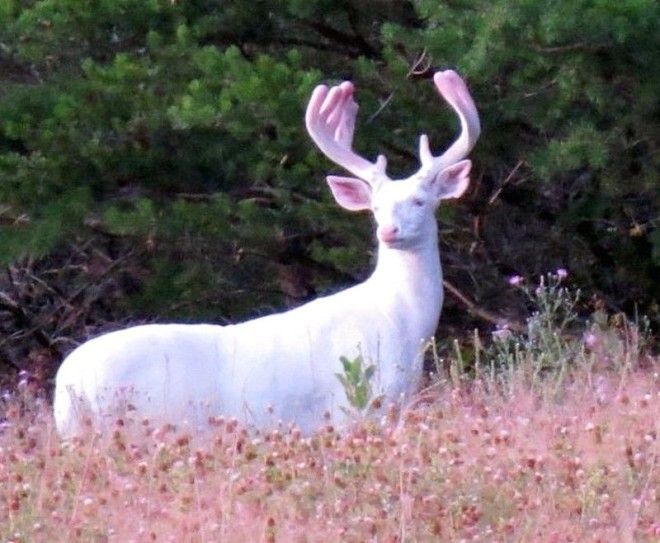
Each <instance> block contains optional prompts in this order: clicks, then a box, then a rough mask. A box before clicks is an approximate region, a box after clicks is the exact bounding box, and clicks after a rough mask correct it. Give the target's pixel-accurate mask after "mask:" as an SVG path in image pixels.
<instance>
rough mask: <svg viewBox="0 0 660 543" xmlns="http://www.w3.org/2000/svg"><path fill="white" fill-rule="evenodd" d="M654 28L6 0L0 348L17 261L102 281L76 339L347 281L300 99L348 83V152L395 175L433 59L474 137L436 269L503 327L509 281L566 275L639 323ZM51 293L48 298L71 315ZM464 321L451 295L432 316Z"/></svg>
mask: <svg viewBox="0 0 660 543" xmlns="http://www.w3.org/2000/svg"><path fill="white" fill-rule="evenodd" d="M659 26H660V15H659V8H658V5H657V3H656V2H653V1H652V0H622V1H618V2H613V1H611V0H600V1H597V0H591V1H588V0H577V1H574V0H572V1H570V2H569V1H568V0H560V1H552V2H550V1H531V0H527V1H518V2H508V1H504V0H496V1H488V2H486V1H477V2H473V1H471V2H464V1H457V2H438V1H435V0H418V1H414V2H391V3H388V2H382V1H376V0H370V1H360V2H357V1H353V0H346V1H342V2H328V1H324V0H315V1H305V2H302V1H300V0H276V1H273V2H253V3H245V2H237V1H222V2H220V1H212V0H208V1H200V2H172V1H169V0H167V1H164V0H163V1H158V0H154V1H151V2H144V1H136V0H112V1H110V0H94V1H90V2H81V1H76V0H66V1H62V0H58V1H57V2H55V1H53V0H50V1H46V0H44V1H18V0H15V1H9V2H4V3H3V4H2V6H0V83H1V84H0V260H1V261H2V264H3V265H4V266H6V267H8V269H9V270H10V272H11V273H10V274H9V276H10V279H6V280H5V279H0V290H2V291H3V292H4V293H5V298H4V299H5V302H4V303H5V306H0V331H2V332H3V334H6V337H5V338H4V339H2V338H0V349H5V351H3V352H4V353H5V354H4V358H5V359H12V360H14V361H16V360H18V359H16V357H15V356H14V355H11V356H10V355H9V354H7V353H9V352H10V351H7V350H6V349H8V348H9V346H10V344H11V341H13V340H10V338H11V337H13V338H17V337H20V340H21V341H22V342H23V343H24V345H25V349H27V350H29V345H30V341H29V338H28V337H26V336H24V335H21V334H18V335H16V334H15V332H16V331H17V330H19V329H20V328H21V327H23V328H25V323H21V322H19V321H20V319H18V318H17V313H16V311H13V310H9V309H8V305H9V302H8V301H7V300H12V299H13V300H14V301H15V302H17V301H20V302H21V304H27V303H30V300H36V299H39V300H41V299H42V298H41V297H31V296H29V295H27V294H25V295H23V294H21V292H19V291H20V290H21V289H30V288H36V287H34V280H35V279H34V273H33V274H32V278H30V276H29V274H22V273H21V270H25V269H28V268H29V269H31V270H34V269H37V268H39V266H37V268H35V267H34V266H33V264H34V262H35V260H34V259H39V260H40V261H44V262H48V260H49V259H53V255H55V254H57V255H62V254H67V253H69V254H72V255H81V254H85V255H88V256H89V258H92V255H94V254H95V255H96V257H95V258H97V260H98V259H100V260H99V261H102V262H103V264H102V266H105V268H104V273H106V272H107V273H114V274H119V273H121V274H123V275H122V277H123V279H122V280H121V281H118V282H117V283H116V284H117V285H119V284H121V285H123V286H122V287H121V288H119V287H118V290H116V291H114V292H115V295H114V297H113V298H112V302H111V303H110V305H112V306H113V307H114V308H115V309H114V310H113V311H111V312H110V313H107V312H105V313H95V311H96V310H97V309H98V306H99V304H98V303H97V302H93V303H92V302H90V303H89V305H88V306H86V307H85V311H86V316H85V318H83V319H82V321H80V319H78V321H76V322H84V323H86V326H91V327H92V328H93V327H94V325H95V324H99V323H101V322H103V321H105V320H107V319H108V318H109V317H108V315H116V314H117V313H120V314H124V315H126V316H129V315H131V316H133V318H135V319H154V318H179V319H190V320H195V319H201V318H203V319H214V320H217V321H219V322H222V321H223V320H224V319H232V320H233V319H238V318H243V317H247V316H251V315H255V314H258V313H260V312H262V311H267V310H269V308H271V307H282V305H283V301H284V299H285V298H286V299H287V300H288V301H289V302H292V303H298V302H300V301H302V300H304V299H306V298H308V297H312V296H314V295H316V294H318V293H321V292H324V291H326V290H327V289H328V288H336V287H335V285H338V284H347V283H350V282H353V281H356V280H359V279H361V278H363V277H364V276H365V274H366V273H368V269H369V261H370V258H371V251H370V247H371V237H370V236H371V234H370V226H369V222H368V218H367V217H364V216H349V215H347V214H346V213H345V212H343V211H341V210H338V209H337V208H336V206H335V204H334V203H333V202H332V201H331V198H330V197H329V195H328V191H327V190H326V188H325V185H324V182H323V177H324V175H325V173H326V172H328V171H332V170H336V167H334V166H333V165H331V164H329V163H328V161H327V160H326V159H324V158H322V156H321V155H320V153H319V152H318V151H316V150H315V149H314V147H313V145H312V144H311V142H310V140H309V139H308V137H307V136H306V133H305V131H304V126H303V122H302V118H303V112H304V108H305V105H306V101H307V98H308V96H309V94H310V92H311V89H312V88H313V87H314V85H316V84H317V83H319V82H321V81H325V82H332V81H337V80H339V79H342V78H352V79H353V80H354V81H355V82H356V84H357V86H358V93H359V94H358V100H359V102H360V104H361V106H362V112H361V116H360V120H359V126H358V130H357V137H356V148H357V149H359V150H360V152H362V153H364V154H365V155H368V156H370V157H372V156H374V155H375V153H376V152H379V151H384V152H385V153H386V154H387V155H388V156H389V157H390V159H391V165H392V166H391V169H392V171H393V172H395V173H402V172H408V171H411V170H412V169H413V168H415V167H416V138H417V136H418V135H419V134H420V133H428V134H429V135H430V136H431V142H432V144H433V145H434V147H435V148H436V149H438V147H439V146H442V145H444V144H446V143H448V142H449V141H450V140H451V139H452V138H453V137H454V134H455V129H456V123H455V120H454V119H453V117H452V115H451V113H450V112H449V110H448V108H446V107H445V106H443V105H442V104H441V102H440V100H439V99H438V97H437V95H436V94H435V92H434V90H433V88H432V85H430V83H429V81H428V77H429V76H430V74H431V73H432V70H433V69H440V68H444V67H447V66H452V67H457V68H458V69H459V71H460V72H461V73H462V74H463V75H464V76H465V77H466V78H467V80H468V81H469V84H470V87H471V89H472V91H473V94H474V96H475V100H476V102H477V104H478V107H479V109H480V112H481V115H482V118H483V126H484V131H483V135H482V138H481V141H480V143H479V145H478V147H477V149H476V150H475V152H474V153H473V158H474V161H475V168H474V177H473V188H472V190H471V192H470V194H469V195H468V197H466V198H464V200H463V201H462V202H460V203H457V204H452V205H450V206H448V207H446V208H444V209H443V211H441V212H440V215H439V218H440V220H441V221H443V226H442V232H443V239H442V244H443V250H444V262H445V274H446V277H447V279H448V280H449V281H450V282H451V283H452V284H454V285H455V286H457V287H458V288H459V289H460V290H462V291H464V292H465V293H467V294H469V296H470V297H471V298H472V299H474V300H475V302H476V303H477V304H478V305H480V306H483V307H485V308H489V309H490V310H491V311H492V312H496V313H500V314H509V315H513V314H515V311H516V305H515V303H514V302H517V300H515V299H512V298H510V294H509V293H508V292H507V291H506V289H502V285H503V284H504V278H505V277H506V276H507V275H509V274H512V273H517V274H523V275H540V274H542V273H545V272H547V271H551V270H553V269H555V268H557V267H559V266H562V267H567V268H568V269H569V270H570V272H571V276H572V279H573V280H574V281H576V282H578V283H579V284H580V285H581V286H583V287H584V288H585V289H586V290H587V291H588V292H591V293H593V294H594V296H595V299H597V302H594V303H596V304H598V305H603V304H604V305H605V306H607V307H610V308H616V309H624V310H626V311H629V312H631V313H632V312H634V311H636V310H640V311H645V312H648V313H649V314H650V315H651V317H652V318H655V319H657V315H658V299H659V298H660V293H659V287H658V285H659V282H658V280H657V278H658V276H659V271H660V270H659V268H660V235H659V234H658V230H657V223H658V220H659V218H658V208H659V207H660V206H659V200H660V191H659V190H658V187H659V184H658V152H657V146H658V127H659V126H660V124H659V123H658V120H659V119H658V117H659V115H658V101H657V89H658V88H660V74H659V69H658V62H657V58H659V53H660V50H659V40H658V38H657V29H658V27H659ZM99 255H101V256H102V258H101V256H99ZM129 256H130V258H129ZM58 258H59V257H58ZM122 258H123V259H125V260H122V261H121V262H122V265H121V266H119V265H116V262H117V261H118V259H122ZM83 260H84V259H83ZM56 261H57V262H61V260H59V259H57V260H56ZM113 263H114V264H113ZM28 264H29V265H28ZM99 265H101V264H98V265H96V267H95V266H92V265H91V264H90V263H89V262H88V263H86V264H81V265H80V266H79V270H80V271H79V273H80V282H79V283H77V282H76V281H72V280H71V279H70V278H69V279H67V282H66V285H74V286H72V287H71V288H74V287H75V285H85V284H90V277H91V278H93V274H92V271H90V270H96V271H95V273H98V266H99ZM113 266H114V267H113ZM45 268H48V266H46V267H45ZM45 268H43V269H45ZM39 269H42V268H39ZM76 269H78V268H76ZM90 274H91V275H90ZM17 277H20V278H21V279H20V281H19V280H17V279H16V278H17ZM67 277H69V276H68V275H67ZM37 279H38V280H39V281H41V282H42V283H45V284H46V285H48V284H49V276H48V275H45V276H39V277H37ZM40 284H41V283H40ZM30 285H32V286H30ZM66 285H53V284H50V288H51V290H52V291H53V292H57V293H58V295H60V296H62V298H63V299H67V300H68V298H67V297H66V296H65V295H64V294H63V292H64V291H65V290H66V289H67V288H68V287H67V286H66ZM127 285H128V286H127ZM40 288H45V287H43V285H42V286H41V287H40ZM76 288H77V287H76ZM80 288H82V287H80ZM44 296H46V298H47V299H48V295H47V290H44ZM51 297H56V295H55V294H52V293H51ZM97 301H98V300H97ZM51 302H52V300H51ZM53 303H55V302H53ZM68 303H69V306H66V307H73V306H74V305H75V304H73V302H68ZM107 304H108V302H107V300H106V301H105V302H104V303H103V305H104V307H106V306H107ZM42 305H43V304H42ZM56 305H57V304H56ZM61 305H62V308H61V310H60V311H59V312H56V316H55V317H53V316H52V315H51V316H50V317H49V318H48V319H45V320H43V319H42V320H40V319H39V314H40V311H41V309H40V307H41V306H39V307H34V308H31V309H30V312H29V314H30V315H31V317H30V318H33V319H34V322H33V326H32V327H31V328H30V327H28V328H29V329H33V328H41V329H42V330H43V331H45V333H46V335H45V337H46V338H49V339H48V340H44V341H41V344H42V346H44V344H47V343H48V341H51V340H52V344H53V345H57V346H58V347H57V348H56V349H55V351H60V350H65V348H64V347H59V346H61V345H68V344H69V343H67V342H61V341H59V340H60V339H62V338H61V337H59V336H61V335H62V334H64V332H63V330H66V334H67V335H68V336H70V337H68V339H81V337H82V336H84V335H85V334H86V333H88V329H87V328H82V327H78V328H66V327H64V328H63V327H62V326H61V320H60V319H64V318H66V315H67V311H66V310H65V305H66V304H61ZM462 313H465V308H464V307H463V305H462V304H461V303H459V302H456V301H455V300H454V299H453V298H452V297H451V296H450V297H448V300H447V303H446V315H445V320H444V322H445V324H446V325H449V324H451V323H452V322H456V323H463V324H464V323H465V322H466V321H465V319H464V318H463V316H462V315H461V314H462ZM26 318H27V317H26ZM34 323H36V324H34ZM19 351H20V349H19ZM11 352H12V353H13V352H15V351H11ZM18 363H19V365H20V360H19V362H18Z"/></svg>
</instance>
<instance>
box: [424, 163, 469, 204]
mask: <svg viewBox="0 0 660 543" xmlns="http://www.w3.org/2000/svg"><path fill="white" fill-rule="evenodd" d="M471 168H472V162H471V161H470V160H461V161H459V162H457V163H456V164H452V165H451V166H447V167H446V168H445V169H444V170H442V171H440V172H439V173H438V174H437V175H436V177H435V179H433V181H432V186H433V187H434V190H435V192H436V195H437V198H438V199H439V200H445V199H447V198H458V197H459V196H461V195H462V194H463V193H464V192H465V190H466V189H467V188H468V185H469V184H470V169H471Z"/></svg>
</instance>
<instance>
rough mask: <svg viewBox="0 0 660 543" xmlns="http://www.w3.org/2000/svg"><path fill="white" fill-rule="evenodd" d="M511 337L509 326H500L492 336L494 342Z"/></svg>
mask: <svg viewBox="0 0 660 543" xmlns="http://www.w3.org/2000/svg"><path fill="white" fill-rule="evenodd" d="M510 335H511V330H509V327H508V325H507V324H506V323H505V324H498V325H497V328H496V329H495V330H493V333H492V336H493V339H494V340H497V341H503V340H505V339H506V338H508V337H509V336H510Z"/></svg>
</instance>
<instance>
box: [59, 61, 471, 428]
mask: <svg viewBox="0 0 660 543" xmlns="http://www.w3.org/2000/svg"><path fill="white" fill-rule="evenodd" d="M434 82H435V85H436V87H437V88H438V91H439V92H440V94H441V95H442V96H443V97H444V98H445V100H446V101H447V102H448V103H449V104H450V105H451V106H452V107H453V109H454V110H455V111H456V113H458V116H459V118H460V122H461V134H460V136H459V137H458V139H457V140H456V141H455V142H454V143H453V144H452V145H451V146H450V147H449V149H448V150H447V151H446V152H445V153H444V154H442V155H441V156H438V157H435V156H433V155H432V154H431V151H430V149H429V143H428V139H427V137H426V136H421V138H420V146H419V153H420V160H421V167H420V169H419V170H418V171H417V173H415V174H413V175H412V176H410V177H408V178H407V179H403V180H398V181H393V180H391V179H390V178H389V177H388V176H387V174H386V173H385V168H386V160H385V157H383V156H379V157H378V159H377V160H376V161H375V162H373V163H372V162H369V161H368V160H365V159H364V158H362V157H360V156H358V155H357V154H356V153H355V152H354V151H353V150H352V140H353V130H354V126H355V117H356V114H357V110H358V106H357V104H356V103H355V102H354V100H353V85H352V84H351V83H350V82H344V83H342V84H341V85H338V86H335V87H332V88H331V89H328V88H327V87H325V86H323V85H320V86H318V87H316V89H315V90H314V92H313V94H312V96H311V99H310V101H309V105H308V106H307V113H306V117H305V120H306V124H307V130H308V131H309V134H310V135H311V137H312V139H313V140H314V141H315V142H316V144H317V145H318V147H319V149H320V150H321V151H323V153H325V154H326V155H327V157H328V158H330V159H331V160H332V161H334V162H335V163H337V164H338V165H340V166H343V167H344V168H345V169H346V170H348V171H349V172H350V173H351V174H353V175H354V176H355V177H336V176H329V177H328V179H327V180H328V183H329V185H330V188H331V190H332V194H333V195H334V197H335V200H336V201H337V203H338V204H339V205H341V206H342V207H344V208H346V209H348V210H351V211H361V210H370V211H371V212H372V213H373V215H374V217H375V220H376V223H377V227H378V228H377V237H378V259H377V264H376V268H375V270H374V272H373V274H372V275H371V276H370V277H369V278H368V279H367V280H366V281H364V282H363V283H361V284H359V285H356V286H353V287H351V288H348V289H346V290H343V291H340V292H337V293H336V294H333V295H331V296H327V297H322V298H318V299H316V300H314V301H312V302H309V303H307V304H305V305H303V306H300V307H297V308H295V309H292V310H290V311H286V312H284V313H278V314H274V315H269V316H266V317H261V318H258V319H254V320H250V321H247V322H244V323H241V324H236V325H228V326H217V325H211V324H198V325H182V324H152V325H143V326H135V327H132V328H128V329H125V330H120V331H117V332H111V333H108V334H105V335H102V336H99V337H97V338H94V339H91V340H90V341H88V342H86V343H84V344H83V345H81V346H80V347H78V348H77V349H75V350H74V351H73V352H72V353H71V354H70V355H69V356H68V357H67V358H66V360H64V362H63V363H62V366H61V367H60V369H59V371H58V373H57V378H56V389H55V405H54V412H55V421H56V424H57V429H58V431H59V432H60V434H62V435H63V436H71V435H76V434H78V433H80V432H82V430H83V424H82V419H83V417H85V416H90V417H91V419H92V421H93V422H94V423H95V425H96V426H97V427H101V428H103V427H107V423H108V421H109V420H111V419H112V417H114V416H116V414H117V408H118V407H121V406H122V405H123V406H126V405H127V403H129V404H130V409H131V410H132V413H133V415H134V416H135V417H137V418H139V419H142V418H147V419H149V420H150V421H154V422H155V421H160V422H174V423H178V424H183V423H185V424H188V425H191V426H192V427H194V428H199V427H201V426H204V425H207V424H208V421H209V416H219V415H223V416H227V417H236V418H237V419H238V420H239V421H241V422H243V423H245V424H247V425H248V426H254V427H257V428H268V427H271V426H275V425H276V424H277V422H278V421H280V420H281V421H284V422H293V423H295V424H297V425H298V426H299V427H300V428H301V429H302V430H303V431H305V432H311V431H313V430H314V429H315V428H318V427H319V426H320V425H321V424H322V422H323V420H324V416H326V417H327V413H329V414H330V416H331V417H332V420H333V421H334V422H335V423H339V424H341V422H342V419H344V417H345V416H346V414H345V409H342V407H346V406H347V405H348V401H347V398H346V393H345V390H344V388H343V385H342V383H341V382H340V381H339V379H338V378H337V374H341V373H342V365H341V363H340V358H341V357H347V358H349V359H353V358H355V357H357V356H361V357H362V360H363V361H364V363H365V365H366V364H369V365H374V366H375V368H376V370H375V373H374V375H373V377H372V380H371V384H372V387H373V391H374V394H377V395H382V396H383V397H384V399H385V401H387V402H401V401H405V399H406V398H407V397H409V396H410V394H411V393H413V392H414V391H415V388H416V386H418V383H419V379H420V377H421V374H422V354H423V353H422V348H423V345H424V343H425V342H426V341H428V340H429V339H430V338H431V337H432V336H433V334H434V332H435V329H436V327H437V324H438V319H439V318H440V308H441V306H442V298H443V292H442V270H441V268H440V254H439V251H438V231H437V225H436V219H435V210H436V208H437V206H438V203H439V202H440V200H442V199H445V198H456V197H458V196H460V195H461V194H462V193H463V191H465V189H466V187H467V186H468V183H469V177H468V176H469V172H470V167H471V162H470V161H469V160H465V157H466V156H467V154H468V153H469V151H470V150H471V149H472V147H473V146H474V144H475V142H476V139H477V137H478V136H479V132H480V125H479V118H478V115H477V110H476V108H475V106H474V102H473V100H472V98H471V96H470V94H469V91H468V89H467V87H466V85H465V83H464V82H463V80H462V79H461V78H460V77H459V76H458V74H456V73H455V72H453V71H451V70H448V71H443V72H438V73H436V74H435V76H434Z"/></svg>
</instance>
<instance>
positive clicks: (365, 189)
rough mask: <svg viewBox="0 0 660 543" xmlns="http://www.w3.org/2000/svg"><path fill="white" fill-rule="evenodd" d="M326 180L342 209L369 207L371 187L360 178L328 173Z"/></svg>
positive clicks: (354, 209) (353, 209) (355, 209)
mask: <svg viewBox="0 0 660 543" xmlns="http://www.w3.org/2000/svg"><path fill="white" fill-rule="evenodd" d="M327 181H328V185H330V190H332V195H333V196H334V197H335V201H336V202H337V203H338V204H339V205H340V206H341V207H343V208H344V209H348V210H349V211H362V210H365V209H371V187H369V185H367V184H366V183H365V182H364V181H362V180H361V179H357V178H355V177H339V176H336V175H329V176H328V177H327Z"/></svg>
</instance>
